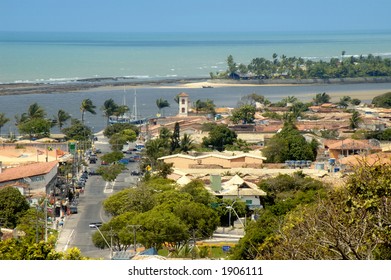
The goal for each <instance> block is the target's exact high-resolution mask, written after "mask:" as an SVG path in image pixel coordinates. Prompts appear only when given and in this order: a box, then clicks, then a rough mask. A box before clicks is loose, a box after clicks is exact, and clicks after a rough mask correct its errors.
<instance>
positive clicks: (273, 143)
mask: <svg viewBox="0 0 391 280" xmlns="http://www.w3.org/2000/svg"><path fill="white" fill-rule="evenodd" d="M313 147H314V145H313V144H311V143H308V142H307V141H306V140H305V138H304V137H303V136H302V135H301V134H300V132H299V131H298V130H297V128H296V126H295V125H294V124H293V123H290V122H285V124H284V127H283V128H282V130H281V131H280V132H279V133H277V134H275V135H274V136H273V137H272V138H271V139H270V140H269V142H268V143H267V145H266V147H265V148H264V149H263V151H262V154H263V155H264V156H265V157H266V158H267V161H268V162H285V161H286V160H315V158H316V153H314V151H313Z"/></svg>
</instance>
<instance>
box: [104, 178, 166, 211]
mask: <svg viewBox="0 0 391 280" xmlns="http://www.w3.org/2000/svg"><path fill="white" fill-rule="evenodd" d="M156 193H158V192H157V190H156V189H154V188H153V187H150V186H148V185H146V184H144V183H143V184H141V185H140V186H138V187H136V188H128V189H124V190H122V191H119V192H117V193H115V194H113V195H111V196H110V197H109V198H107V199H106V200H105V201H104V202H103V207H104V209H105V211H106V212H108V213H109V214H111V215H113V216H117V215H120V214H123V213H125V212H129V211H133V212H137V213H143V212H147V211H149V210H151V209H152V208H153V207H154V206H155V197H154V195H155V194H156Z"/></svg>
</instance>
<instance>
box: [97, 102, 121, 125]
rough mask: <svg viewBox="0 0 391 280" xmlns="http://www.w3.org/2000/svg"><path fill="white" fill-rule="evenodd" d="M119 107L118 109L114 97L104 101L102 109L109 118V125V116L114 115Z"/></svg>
mask: <svg viewBox="0 0 391 280" xmlns="http://www.w3.org/2000/svg"><path fill="white" fill-rule="evenodd" d="M117 109H118V104H117V103H115V101H114V100H113V99H112V98H110V99H108V100H106V101H105V102H104V103H103V106H102V107H101V110H102V112H103V115H104V116H105V117H106V119H107V125H108V124H109V117H110V116H112V115H114V113H115V112H116V111H117Z"/></svg>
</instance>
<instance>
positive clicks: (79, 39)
mask: <svg viewBox="0 0 391 280" xmlns="http://www.w3.org/2000/svg"><path fill="white" fill-rule="evenodd" d="M342 51H345V52H346V55H347V56H350V55H361V54H362V55H366V54H370V53H371V54H373V55H380V56H382V57H391V32H389V31H374V32H339V33H331V32H321V33H314V32H313V33H311V32H302V33H11V32H0V83H3V84H4V83H21V82H33V83H70V82H74V81H75V80H79V79H91V78H92V79H95V78H106V77H117V78H121V79H124V80H127V79H129V80H131V81H138V80H140V81H144V82H145V81H147V82H148V81H156V80H164V79H169V78H175V79H181V78H184V79H186V78H208V77H209V73H210V72H218V71H224V70H226V67H227V66H226V59H227V57H228V56H229V55H232V56H233V57H234V59H235V61H236V62H237V63H244V64H248V63H249V62H250V61H251V59H253V58H256V57H265V58H267V59H271V58H272V55H273V53H277V54H278V55H283V54H284V55H286V56H288V57H289V56H296V57H303V58H306V59H314V60H329V59H330V58H332V57H340V56H341V53H342ZM357 90H361V91H365V90H368V91H373V90H384V91H390V90H391V84H389V83H382V84H345V85H306V86H263V87H224V88H217V87H216V88H205V89H203V88H197V89H183V90H182V89H178V88H176V89H174V88H153V87H149V86H148V85H147V84H146V85H145V86H144V87H138V88H137V91H136V92H135V90H134V89H132V88H126V89H122V88H116V89H106V90H102V89H91V90H86V91H81V92H70V93H53V94H28V95H15V96H0V113H5V115H6V117H7V118H9V119H10V121H9V122H8V123H7V124H6V125H5V126H4V127H3V128H2V129H1V132H2V134H7V133H9V132H12V133H16V134H17V129H16V128H15V125H14V116H15V115H16V114H21V113H23V112H26V111H27V108H28V106H29V105H31V104H32V103H34V102H37V103H38V104H39V105H40V106H42V107H44V108H45V110H46V112H47V116H48V117H52V116H53V115H54V114H56V112H57V111H58V110H59V109H63V110H65V111H67V112H68V113H70V114H71V115H72V117H74V118H80V110H79V107H80V103H81V101H82V100H83V99H85V98H90V99H91V100H92V101H93V103H94V104H95V105H96V106H97V108H96V111H97V114H96V115H91V114H89V113H86V116H85V119H86V122H87V124H88V125H89V126H91V127H92V128H93V130H94V131H95V132H97V131H100V130H102V129H103V128H104V127H105V125H106V120H105V118H104V117H103V116H102V112H101V110H100V107H101V106H102V105H103V103H104V101H105V100H107V99H109V98H113V99H114V100H115V101H116V102H117V103H118V104H121V103H122V102H123V100H124V99H125V100H126V103H127V105H128V106H129V107H132V106H133V105H134V95H135V93H136V95H137V107H138V112H139V114H140V117H143V118H145V117H153V116H155V115H156V113H157V107H156V99H158V98H163V99H166V100H168V102H169V103H170V107H169V108H165V114H166V115H175V114H176V113H177V111H178V109H177V105H176V103H175V102H174V97H175V95H177V94H178V93H179V92H181V91H186V92H187V93H188V94H189V95H190V99H191V101H195V100H197V99H201V100H205V99H206V98H209V99H212V100H214V103H215V104H216V105H217V106H219V107H235V106H236V105H237V102H238V101H239V99H240V98H241V97H242V96H244V95H247V94H250V93H253V92H255V93H258V94H262V95H264V96H266V97H267V98H269V99H270V100H271V101H272V102H273V101H278V100H281V99H282V98H284V97H286V96H292V95H295V96H297V97H298V98H299V99H302V98H304V99H307V100H310V99H311V98H312V97H313V96H315V94H316V93H319V92H349V91H357ZM53 132H56V129H53Z"/></svg>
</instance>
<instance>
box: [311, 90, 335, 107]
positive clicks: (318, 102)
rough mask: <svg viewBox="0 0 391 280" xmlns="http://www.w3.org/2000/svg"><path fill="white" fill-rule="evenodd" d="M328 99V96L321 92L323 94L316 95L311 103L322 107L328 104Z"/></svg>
mask: <svg viewBox="0 0 391 280" xmlns="http://www.w3.org/2000/svg"><path fill="white" fill-rule="evenodd" d="M330 99H331V97H330V95H328V94H327V93H325V92H323V93H317V94H316V96H315V98H314V99H313V101H314V103H315V105H322V104H324V103H327V102H329V101H330Z"/></svg>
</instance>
